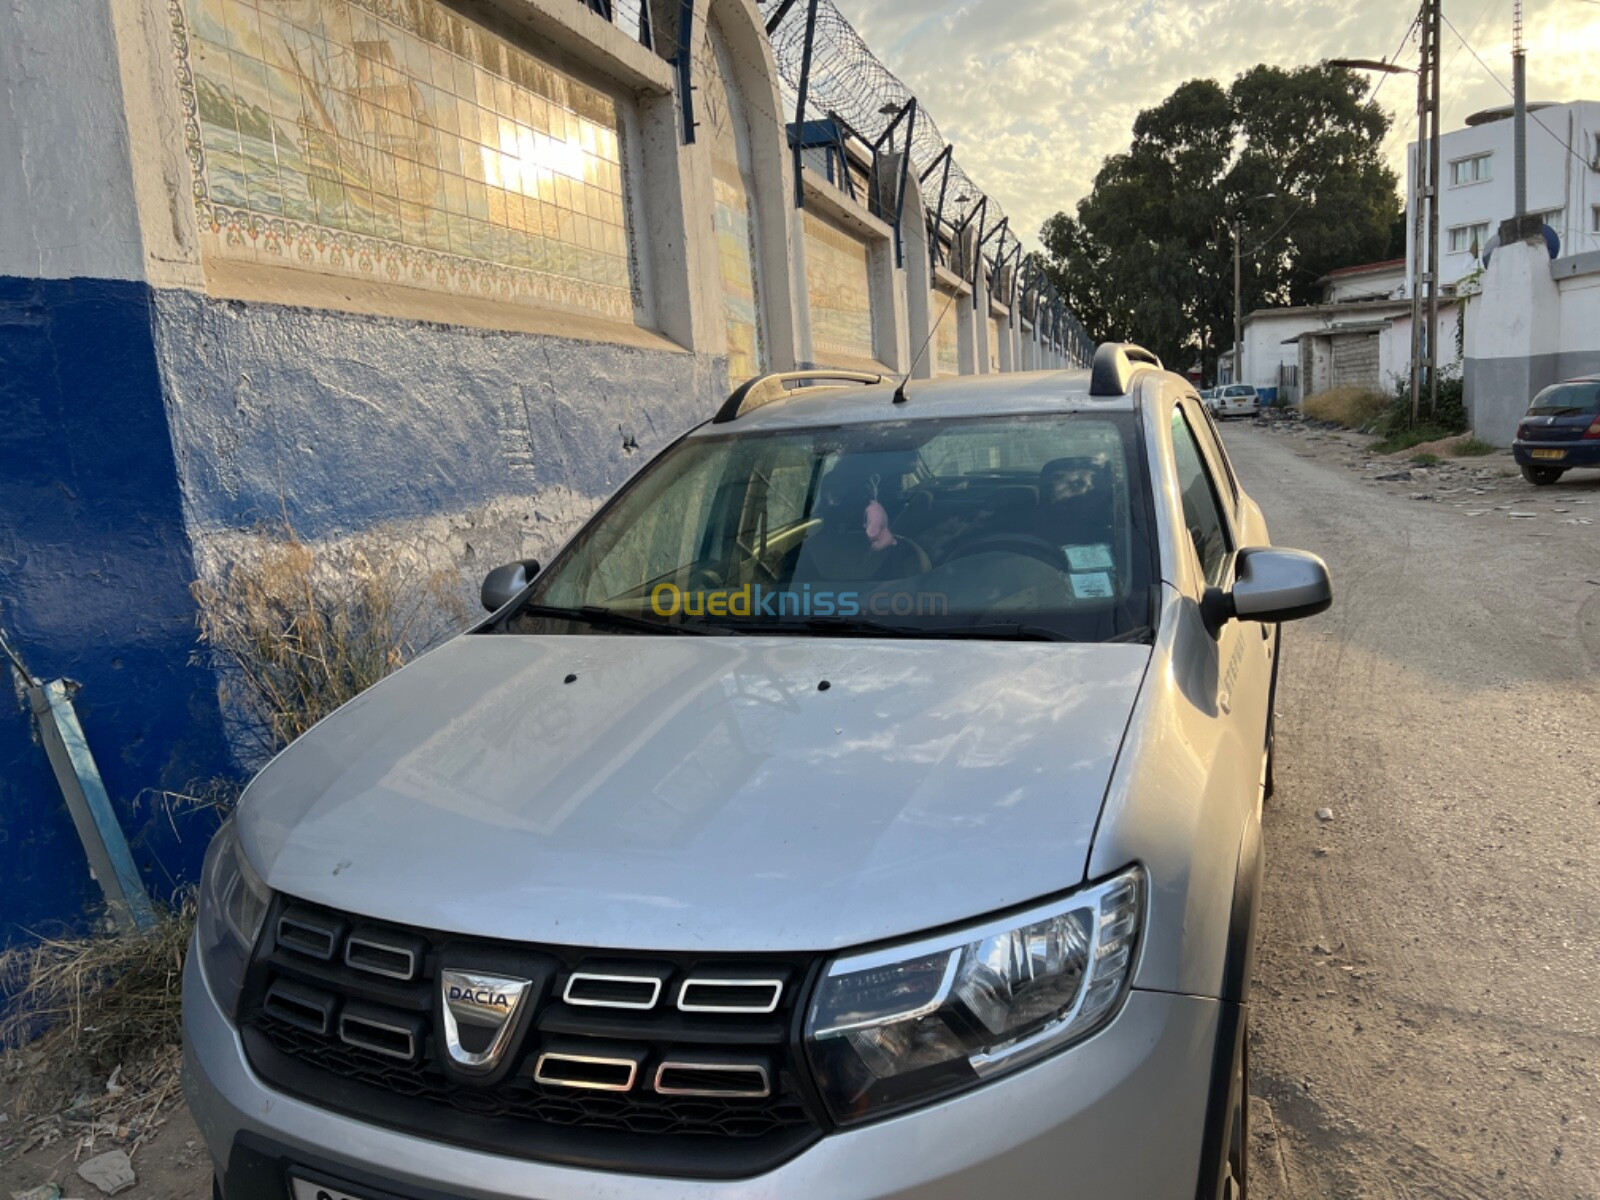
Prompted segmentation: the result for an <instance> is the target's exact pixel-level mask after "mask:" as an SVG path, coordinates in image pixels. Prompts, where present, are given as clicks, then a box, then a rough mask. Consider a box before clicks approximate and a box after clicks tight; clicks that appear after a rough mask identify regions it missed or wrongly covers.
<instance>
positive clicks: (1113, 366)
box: [1089, 342, 1162, 396]
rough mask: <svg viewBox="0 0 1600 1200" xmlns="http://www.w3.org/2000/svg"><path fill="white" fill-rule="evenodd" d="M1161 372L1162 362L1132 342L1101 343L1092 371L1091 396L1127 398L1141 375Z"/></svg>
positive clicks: (1090, 375) (1095, 353)
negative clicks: (1136, 376)
mask: <svg viewBox="0 0 1600 1200" xmlns="http://www.w3.org/2000/svg"><path fill="white" fill-rule="evenodd" d="M1151 368H1154V369H1155V370H1157V371H1159V370H1161V369H1162V367H1161V360H1160V359H1159V358H1157V357H1156V356H1155V355H1154V354H1152V353H1150V351H1148V350H1146V349H1145V348H1144V347H1143V346H1137V345H1135V344H1134V343H1132V342H1102V343H1101V344H1100V345H1099V346H1097V347H1096V348H1095V352H1094V365H1093V366H1091V367H1090V368H1089V395H1091V396H1125V395H1127V394H1128V389H1129V388H1130V387H1132V386H1133V377H1134V376H1135V375H1136V374H1138V373H1139V372H1140V371H1147V370H1150V369H1151Z"/></svg>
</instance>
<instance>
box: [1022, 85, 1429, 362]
mask: <svg viewBox="0 0 1600 1200" xmlns="http://www.w3.org/2000/svg"><path fill="white" fill-rule="evenodd" d="M1365 92H1366V83H1365V81H1364V80H1363V79H1362V78H1361V77H1360V76H1358V75H1357V74H1356V73H1355V72H1353V71H1349V70H1346V69H1343V68H1336V67H1326V66H1314V67H1301V68H1298V69H1295V70H1284V69H1283V68H1280V67H1271V66H1258V67H1254V68H1252V69H1251V70H1249V71H1247V72H1245V73H1244V74H1243V75H1240V76H1239V77H1238V78H1236V79H1235V80H1234V81H1233V83H1232V85H1231V86H1230V87H1228V88H1226V89H1225V88H1223V86H1222V85H1221V84H1219V83H1217V82H1216V81H1215V80H1210V79H1191V80H1189V81H1188V82H1187V83H1183V84H1180V85H1179V86H1178V88H1177V89H1176V90H1175V91H1174V92H1173V93H1172V94H1171V95H1170V96H1168V97H1167V98H1166V99H1165V100H1163V101H1162V102H1161V103H1160V104H1158V105H1156V106H1155V107H1154V108H1148V109H1145V110H1144V111H1143V112H1141V113H1140V114H1139V115H1138V117H1137V118H1136V119H1135V121H1134V126H1133V140H1132V144H1131V145H1130V146H1129V148H1128V150H1127V151H1126V152H1124V153H1122V154H1114V155H1111V156H1110V157H1109V158H1107V159H1106V160H1105V162H1104V163H1103V164H1102V166H1101V168H1100V172H1099V174H1097V175H1096V176H1095V181H1094V189H1093V191H1091V192H1090V194H1089V195H1088V196H1086V197H1084V199H1082V200H1080V201H1079V202H1078V209H1077V215H1076V216H1073V215H1072V214H1069V213H1065V212H1060V213H1057V214H1056V215H1055V216H1053V217H1051V218H1050V219H1049V220H1047V221H1046V222H1045V223H1044V227H1043V229H1042V230H1041V231H1040V237H1041V240H1042V241H1043V242H1044V248H1045V267H1046V270H1048V271H1049V273H1050V276H1051V278H1052V280H1053V281H1054V283H1055V285H1056V287H1057V288H1058V289H1059V290H1060V291H1061V293H1062V295H1063V296H1064V297H1065V298H1066V300H1067V302H1068V303H1069V304H1070V305H1071V306H1072V308H1073V310H1074V311H1075V312H1076V313H1077V314H1078V318H1079V319H1080V320H1081V321H1083V323H1084V325H1085V326H1086V327H1087V328H1088V329H1089V332H1090V333H1091V334H1092V335H1093V336H1095V337H1096V338H1103V339H1126V340H1137V341H1140V342H1142V343H1143V344H1145V345H1147V346H1149V347H1150V348H1151V349H1152V350H1155V351H1156V352H1157V353H1158V354H1160V355H1161V356H1162V358H1163V359H1164V360H1167V361H1169V362H1170V363H1171V364H1172V365H1173V366H1175V367H1177V368H1178V369H1180V370H1181V369H1183V368H1185V367H1187V366H1188V365H1189V364H1190V363H1192V362H1194V361H1195V360H1197V359H1198V360H1199V361H1200V363H1201V365H1202V370H1203V371H1204V372H1205V374H1206V376H1207V378H1211V377H1212V376H1213V375H1214V372H1215V369H1216V359H1217V354H1218V352H1219V351H1222V350H1226V349H1228V348H1229V347H1230V346H1231V345H1232V344H1233V243H1232V239H1231V236H1230V234H1229V223H1230V222H1231V221H1233V220H1235V219H1239V220H1240V221H1241V228H1242V230H1243V236H1242V239H1241V248H1242V250H1243V252H1244V253H1243V262H1242V266H1243V272H1242V274H1243V295H1244V307H1245V311H1247V312H1248V311H1249V310H1250V309H1252V308H1257V307H1260V306H1262V305H1264V304H1306V303H1312V302H1314V301H1315V300H1316V299H1317V287H1316V282H1317V280H1318V279H1320V278H1321V277H1322V276H1323V275H1325V274H1327V272H1328V271H1330V270H1332V269H1333V268H1335V267H1340V266H1347V265H1351V264H1354V263H1361V262H1369V261H1372V260H1374V259H1378V258H1381V257H1383V256H1384V254H1385V253H1386V252H1387V251H1388V249H1389V244H1390V231H1391V229H1392V228H1393V225H1394V222H1395V219H1396V217H1397V215H1398V213H1399V211H1400V201H1399V184H1398V181H1397V180H1396V178H1395V175H1394V172H1393V171H1391V170H1390V169H1389V167H1388V166H1387V165H1386V164H1385V163H1384V161H1383V159H1382V156H1381V153H1380V147H1381V144H1382V141H1383V137H1384V134H1385V133H1386V132H1387V131H1388V128H1389V118H1388V116H1387V115H1386V114H1385V113H1384V112H1383V110H1382V109H1380V108H1378V107H1377V105H1375V104H1372V103H1369V102H1366V101H1364V99H1363V97H1364V95H1365ZM1268 193H1272V198H1270V199H1261V198H1260V197H1263V196H1265V195H1266V194H1268Z"/></svg>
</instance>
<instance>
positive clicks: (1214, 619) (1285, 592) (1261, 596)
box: [1200, 547, 1333, 633]
mask: <svg viewBox="0 0 1600 1200" xmlns="http://www.w3.org/2000/svg"><path fill="white" fill-rule="evenodd" d="M1332 604H1333V581H1332V580H1331V579H1329V578H1328V564H1327V563H1325V562H1323V561H1322V560H1321V559H1320V558H1318V557H1317V556H1316V555H1315V554H1307V553H1306V552H1305V551H1304V550H1274V549H1272V548H1270V547H1255V548H1253V549H1252V548H1246V549H1243V550H1240V551H1239V553H1238V556H1237V557H1236V558H1235V560H1234V580H1233V588H1232V590H1231V591H1226V592H1225V591H1223V590H1222V589H1221V588H1207V589H1206V594H1205V598H1204V599H1203V600H1202V601H1201V602H1200V615H1201V616H1202V617H1204V618H1205V622H1206V628H1208V629H1210V630H1211V631H1212V633H1216V632H1217V631H1218V630H1220V629H1221V628H1222V627H1223V626H1224V625H1226V624H1227V623H1228V622H1229V621H1232V620H1240V621H1260V622H1261V623H1262V624H1263V625H1276V624H1277V623H1278V622H1280V621H1298V620H1299V619H1300V618H1301V617H1314V616H1316V615H1317V614H1318V613H1319V612H1326V611H1327V610H1328V608H1329V606H1331V605H1332Z"/></svg>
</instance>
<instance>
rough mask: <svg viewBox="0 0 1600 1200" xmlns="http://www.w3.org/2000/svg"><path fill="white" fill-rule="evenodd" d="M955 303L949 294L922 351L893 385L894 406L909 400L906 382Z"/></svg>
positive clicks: (929, 331) (918, 352)
mask: <svg viewBox="0 0 1600 1200" xmlns="http://www.w3.org/2000/svg"><path fill="white" fill-rule="evenodd" d="M955 302H956V297H955V293H954V292H952V293H950V298H949V299H948V300H946V301H945V302H944V312H942V313H940V314H939V319H938V320H937V321H935V322H934V323H933V328H932V329H930V330H928V337H927V340H926V341H924V342H923V343H922V349H921V350H918V351H917V356H916V357H915V358H913V359H912V360H911V370H910V371H907V372H906V373H905V374H904V375H903V376H902V377H901V379H900V382H899V383H898V384H896V385H895V389H894V401H893V402H894V403H895V404H904V403H905V402H906V401H907V400H909V399H911V397H910V396H907V395H906V381H907V380H908V379H910V378H911V374H912V372H913V371H915V370H916V369H917V364H918V363H920V362H921V361H922V356H923V355H924V354H926V353H927V352H928V344H929V343H930V342H932V341H933V335H934V334H936V333H938V332H939V326H941V325H943V324H944V319H945V317H947V316H949V315H950V306H951V305H952V304H954V303H955Z"/></svg>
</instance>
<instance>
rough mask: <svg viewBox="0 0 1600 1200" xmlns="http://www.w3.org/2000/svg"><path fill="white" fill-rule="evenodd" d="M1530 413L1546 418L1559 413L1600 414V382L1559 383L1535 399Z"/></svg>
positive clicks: (1546, 389)
mask: <svg viewBox="0 0 1600 1200" xmlns="http://www.w3.org/2000/svg"><path fill="white" fill-rule="evenodd" d="M1528 411H1529V412H1530V413H1540V414H1541V415H1544V416H1551V415H1554V414H1557V413H1563V414H1577V413H1597V414H1600V381H1595V380H1585V381H1583V382H1578V383H1558V384H1556V385H1555V386H1554V387H1547V388H1545V390H1544V391H1542V392H1540V393H1539V394H1538V395H1537V396H1535V397H1534V398H1533V404H1532V405H1531V406H1530V407H1529V409H1528Z"/></svg>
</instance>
